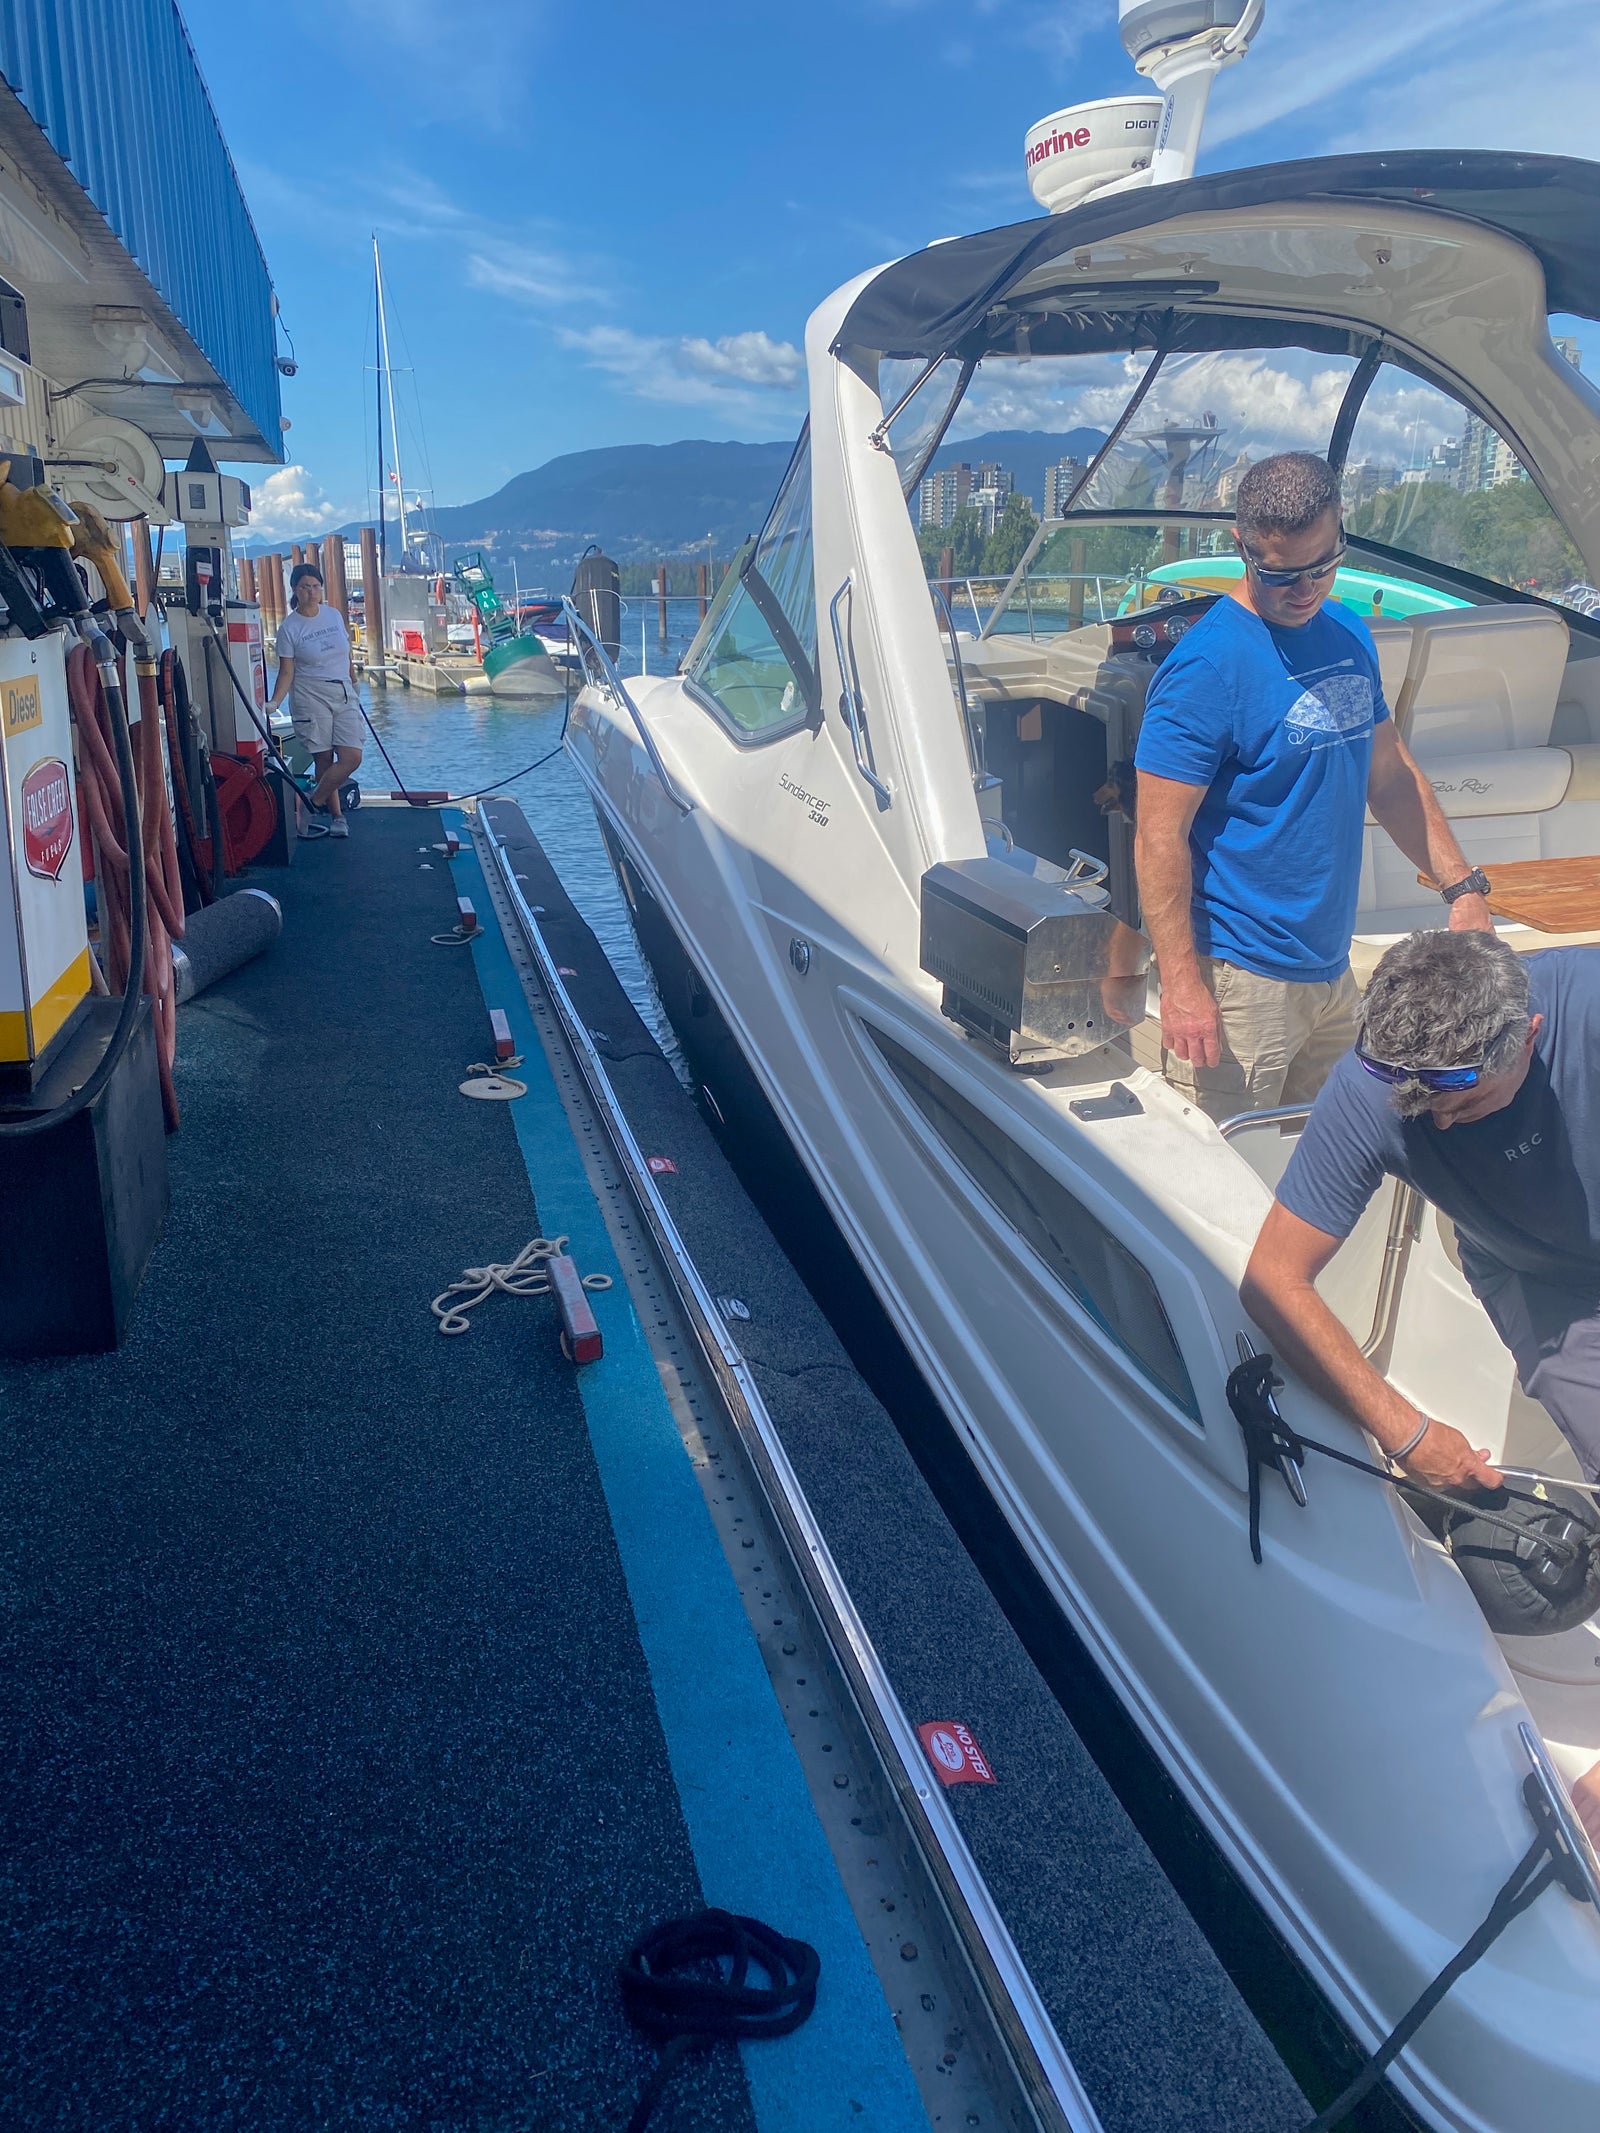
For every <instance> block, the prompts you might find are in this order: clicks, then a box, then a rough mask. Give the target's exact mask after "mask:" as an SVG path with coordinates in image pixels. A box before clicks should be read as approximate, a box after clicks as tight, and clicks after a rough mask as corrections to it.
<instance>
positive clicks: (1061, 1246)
mask: <svg viewBox="0 0 1600 2133" xmlns="http://www.w3.org/2000/svg"><path fill="white" fill-rule="evenodd" d="M868 1035H869V1036H870V1037H871V1039H872V1041H873V1044H874V1045H875V1046H876V1047H877V1049H878V1051H879V1052H880V1053H881V1054H882V1056H883V1059H884V1062H885V1064H886V1065H887V1066H888V1068H889V1070H890V1071H891V1073H892V1074H893V1075H894V1078H895V1080H896V1082H897V1083H898V1084H899V1086H900V1087H901V1088H902V1089H903V1090H904V1092H905V1094H906V1095H907V1096H908V1097H909V1098H910V1100H911V1102H912V1104H913V1105H914V1106H915V1107H916V1110H917V1112H918V1113H919V1115H920V1116H921V1118H922V1119H923V1120H924V1122H925V1123H926V1124H927V1126H928V1127H929V1128H930V1129H931V1130H932V1132H933V1133H934V1135H935V1136H936V1137H937V1139H938V1141H939V1143H940V1145H941V1146H942V1147H944V1148H945V1149H946V1150H947V1151H948V1152H949V1154H950V1155H951V1156H952V1157H953V1158H954V1160H955V1161H956V1162H957V1163H958V1164H959V1165H960V1167H961V1169H962V1170H963V1171H964V1172H965V1173H966V1175H967V1177H968V1178H969V1179H970V1180H971V1182H972V1183H973V1184H974V1185H975V1186H976V1187H977V1189H978V1190H979V1192H981V1193H982V1194H983V1196H984V1198H985V1199H986V1200H987V1201H988V1202H989V1203H990V1205H991V1206H992V1207H993V1208H994V1209H995V1210H996V1211H997V1212H998V1213H999V1214H1001V1215H1002V1216H1004V1218H1005V1220H1006V1221H1007V1222H1008V1223H1009V1224H1010V1226H1011V1227H1012V1229H1014V1230H1015V1231H1016V1233H1017V1235H1018V1236H1019V1237H1020V1238H1021V1239H1022V1240H1023V1242H1024V1243H1025V1244H1027V1245H1028V1246H1029V1247H1030V1249H1031V1250H1032V1251H1033V1252H1034V1254H1035V1255H1036V1257H1038V1258H1039V1259H1040V1260H1042V1261H1043V1263H1044V1265H1045V1266H1046V1267H1047V1268H1048V1269H1049V1271H1050V1273H1051V1274H1052V1275H1053V1276H1054V1277H1055V1279H1056V1280H1057V1281H1058V1282H1059V1283H1060V1284H1061V1286H1062V1287H1063V1288H1064V1289H1065V1290H1066V1291H1067V1292H1068V1294H1069V1295H1070V1296H1071V1297H1072V1298H1073V1300H1074V1302H1075V1303H1077V1304H1078V1305H1079V1306H1080V1307H1081V1308H1082V1309H1083V1310H1085V1311H1086V1312H1087V1313H1088V1314H1089V1316H1090V1317H1091V1318H1092V1319H1093V1320H1094V1321H1095V1323H1096V1325H1098V1326H1099V1327H1100V1329H1101V1331H1102V1332H1104V1333H1105V1334H1107V1335H1109V1337H1110V1338H1111V1339H1112V1340H1113V1341H1115V1342H1116V1344H1117V1346H1118V1347H1119V1348H1120V1349H1121V1350H1122V1352H1123V1354H1124V1355H1126V1356H1127V1357H1128V1358H1129V1360H1130V1361H1131V1362H1133V1363H1135V1364H1136V1365H1137V1366H1138V1368H1139V1369H1140V1370H1141V1371H1142V1372H1143V1374H1144V1376H1145V1377H1147V1378H1148V1379H1149V1380H1150V1382H1151V1383H1152V1384H1153V1385H1154V1386H1155V1387H1156V1388H1157V1389H1158V1391H1160V1392H1162V1393H1164V1394H1165V1395H1166V1397H1167V1398H1168V1399H1169V1400H1171V1401H1172V1403H1173V1404H1174V1406H1176V1407H1178V1408H1181V1409H1182V1411H1183V1412H1184V1414H1186V1415H1188V1416H1189V1417H1190V1419H1191V1420H1192V1421H1195V1422H1198V1421H1200V1419H1201V1416H1200V1403H1199V1401H1198V1400H1197V1399H1196V1398H1195V1390H1194V1385H1193V1383H1192V1381H1191V1379H1190V1376H1189V1371H1188V1366H1187V1365H1186V1364H1185V1362H1184V1360H1183V1353H1182V1350H1181V1349H1180V1348H1179V1346H1178V1341H1177V1336H1176V1335H1175V1334H1174V1333H1173V1330H1172V1325H1171V1322H1170V1321H1169V1319H1168V1317H1167V1314H1166V1310H1165V1307H1164V1306H1163V1304H1162V1302H1161V1297H1160V1294H1159V1292H1158V1291H1157V1289H1156V1285H1155V1283H1154V1282H1153V1281H1152V1280H1151V1278H1150V1276H1149V1274H1148V1273H1147V1272H1146V1270H1145V1268H1144V1267H1143V1266H1141V1265H1140V1263H1139V1261H1138V1260H1137V1259H1136V1258H1135V1257H1134V1256H1133V1254H1132V1252H1130V1251H1129V1250H1128V1248H1127V1246H1126V1245H1125V1244H1124V1243H1123V1242H1122V1241H1121V1239H1120V1238H1118V1237H1114V1236H1113V1235H1112V1233H1111V1232H1110V1230H1108V1229H1107V1228H1106V1227H1105V1226H1104V1224H1102V1223H1100V1222H1098V1221H1097V1220H1096V1219H1095V1217H1094V1216H1093V1215H1091V1214H1090V1212H1089V1210H1088V1209H1087V1208H1086V1207H1085V1206H1084V1205H1083V1203H1082V1202H1081V1201H1080V1200H1078V1199H1076V1198H1075V1197H1074V1195H1073V1194H1072V1193H1070V1192H1069V1191H1068V1190H1067V1188H1066V1186H1064V1185H1063V1184H1062V1183H1061V1181H1060V1180H1059V1178H1056V1177H1053V1176H1052V1175H1051V1173H1050V1172H1049V1171H1048V1170H1046V1169H1045V1168H1044V1166H1043V1164H1041V1163H1036V1162H1035V1161H1034V1160H1033V1158H1032V1157H1031V1156H1029V1155H1025V1154H1024V1153H1023V1151H1022V1150H1021V1149H1020V1148H1019V1147H1018V1146H1017V1145H1016V1143H1015V1142H1014V1141H1013V1140H1011V1139H1010V1138H1009V1137H1008V1136H1007V1134H1006V1133H1005V1132H1004V1131H1003V1130H1002V1128H1001V1127H999V1126H997V1125H996V1124H995V1122H994V1121H993V1119H991V1118H988V1117H986V1116H985V1115H984V1113H983V1112H982V1111H980V1110H979V1109H978V1107H977V1106H976V1104H971V1103H968V1102H967V1100H966V1098H965V1097H963V1096H958V1095H957V1094H956V1092H955V1090H954V1089H952V1088H951V1087H950V1085H949V1083H948V1082H947V1081H945V1080H944V1079H943V1077H942V1076H941V1075H939V1074H936V1073H935V1072H934V1071H933V1069H932V1068H931V1067H928V1066H925V1065H924V1064H923V1062H922V1061H921V1060H920V1059H918V1058H916V1057H915V1056H914V1055H913V1054H912V1053H910V1052H908V1051H906V1050H905V1048H904V1047H903V1046H901V1045H898V1044H896V1043H895V1042H894V1040H893V1039H892V1038H890V1037H886V1036H885V1035H884V1034H883V1032H882V1031H881V1030H878V1029H872V1028H870V1026H868Z"/></svg>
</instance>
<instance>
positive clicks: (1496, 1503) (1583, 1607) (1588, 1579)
mask: <svg viewBox="0 0 1600 2133" xmlns="http://www.w3.org/2000/svg"><path fill="white" fill-rule="evenodd" d="M1537 1494H1538V1497H1539V1499H1540V1500H1539V1501H1532V1500H1530V1498H1529V1497H1527V1496H1525V1495H1523V1494H1522V1493H1521V1492H1520V1491H1519V1492H1517V1493H1515V1494H1513V1493H1512V1491H1511V1490H1509V1489H1500V1490H1497V1491H1496V1492H1495V1493H1494V1494H1493V1495H1487V1494H1486V1495H1485V1496H1484V1498H1483V1508H1484V1509H1485V1510H1486V1511H1490V1512H1493V1513H1495V1514H1496V1516H1495V1519H1494V1522H1493V1523H1492V1524H1490V1523H1489V1522H1487V1521H1486V1520H1485V1519H1484V1518H1482V1517H1481V1516H1479V1515H1476V1514H1474V1513H1473V1512H1471V1511H1466V1512H1457V1511H1454V1510H1452V1511H1451V1513H1450V1515H1449V1517H1448V1519H1447V1521H1446V1524H1445V1530H1444V1544H1445V1546H1446V1547H1447V1548H1448V1549H1449V1551H1450V1554H1451V1557H1452V1558H1453V1560H1454V1562H1455V1566H1456V1568H1457V1569H1458V1570H1459V1571H1460V1572H1461V1575H1462V1576H1463V1577H1464V1578H1465V1579H1466V1581H1467V1583H1468V1585H1469V1586H1470V1587H1471V1588H1472V1593H1473V1597H1474V1598H1475V1599H1476V1600H1477V1602H1478V1605H1479V1606H1480V1607H1481V1608H1482V1609H1483V1612H1484V1615H1485V1617H1486V1619H1487V1621H1488V1624H1489V1627H1490V1628H1491V1629H1492V1630H1493V1631H1494V1632H1495V1634H1496V1635H1497V1636H1505V1637H1555V1636H1559V1635H1560V1634H1561V1633H1562V1631H1563V1630H1568V1629H1576V1628H1577V1627H1578V1625H1579V1623H1580V1622H1587V1621H1588V1619H1589V1617H1590V1616H1591V1615H1593V1614H1595V1613H1597V1612H1600V1519H1597V1518H1596V1517H1595V1512H1594V1506H1593V1505H1592V1504H1590V1503H1588V1502H1586V1501H1585V1499H1584V1497H1583V1496H1582V1495H1580V1494H1579V1492H1578V1491H1577V1490H1576V1489H1564V1488H1563V1487H1562V1486H1561V1484H1560V1483H1559V1482H1558V1481H1542V1482H1540V1483H1539V1485H1538V1491H1537ZM1508 1523H1509V1525H1511V1526H1512V1527H1516V1528H1519V1529H1520V1530H1519V1531H1514V1532H1511V1531H1507V1525H1508ZM1552 1542H1554V1543H1555V1545H1554V1546H1552V1545H1551V1544H1552Z"/></svg>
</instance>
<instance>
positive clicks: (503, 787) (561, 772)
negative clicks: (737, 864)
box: [361, 599, 699, 1066]
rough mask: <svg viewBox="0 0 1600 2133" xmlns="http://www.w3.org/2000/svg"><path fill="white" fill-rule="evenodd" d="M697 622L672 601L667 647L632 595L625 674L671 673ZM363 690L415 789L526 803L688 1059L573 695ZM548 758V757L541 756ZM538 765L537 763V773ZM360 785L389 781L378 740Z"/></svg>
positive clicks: (631, 983)
mask: <svg viewBox="0 0 1600 2133" xmlns="http://www.w3.org/2000/svg"><path fill="white" fill-rule="evenodd" d="M698 621H699V615H698V610H697V607H696V605H695V603H694V602H692V601H687V600H673V601H672V602H670V603H669V607H668V623H667V638H666V642H665V644H664V645H663V643H662V640H661V637H660V635H659V630H658V625H657V614H656V603H655V602H654V601H653V600H649V601H646V600H641V599H635V600H630V601H628V602H626V603H625V604H624V612H623V632H622V650H621V653H620V656H619V658H618V661H617V665H618V669H619V671H620V672H621V674H622V675H623V677H624V678H625V679H626V678H628V677H630V676H632V675H636V674H638V673H639V672H640V655H641V650H642V651H643V653H644V659H645V664H646V666H647V668H648V671H649V672H650V673H652V674H657V673H665V672H670V671H671V670H672V669H673V668H674V667H675V666H676V665H677V663H678V660H679V659H680V658H681V657H682V655H683V653H684V651H685V650H686V649H687V648H688V645H689V642H690V639H691V638H692V636H693V634H694V630H695V628H696V626H697V625H698ZM641 630H642V633H643V640H644V641H643V645H642V646H641ZM361 695H362V701H363V703H364V704H365V706H366V708H367V712H368V715H369V717H370V718H371V720H372V724H373V727H374V729H375V730H376V732H377V734H378V736H379V738H380V739H381V740H382V743H383V746H384V748H385V749H386V750H387V751H388V753H389V756H390V758H391V759H392V761H393V764H394V768H395V771H396V772H397V773H398V775H399V780H400V784H401V785H402V786H403V787H404V789H405V790H407V791H420V792H438V791H445V792H450V793H455V794H460V795H465V794H469V793H477V792H480V791H482V790H483V789H484V788H485V787H487V786H493V787H494V788H495V789H496V790H497V791H499V792H501V793H503V794H504V795H505V796H506V797H507V798H508V799H512V800H515V801H516V802H517V804H518V805H519V806H520V807H521V808H522V810H523V813H524V814H525V815H526V816H527V818H528V821H529V823H530V825H531V827H532V829H533V831H534V834H535V835H536V836H537V837H538V839H539V841H540V843H541V844H542V845H543V846H544V849H545V851H546V852H547V853H548V854H549V856H550V859H551V862H552V864H553V865H554V866H555V868H556V871H557V872H558V873H559V874H560V876H561V878H562V880H563V882H564V883H565V884H566V887H567V891H568V893H569V894H570V896H571V897H572V900H573V902H574V903H575V904H576V905H577V907H578V909H579V911H580V912H581V913H582V915H583V917H584V919H585V921H586V922H587V924H588V925H589V927H590V928H591V930H592V931H593V932H594V934H595V935H596V937H597V938H598V939H599V941H600V944H601V946H602V947H603V948H604V950H605V952H606V955H607V957H608V959H609V960H610V962H611V965H612V967H613V969H614V970H615V971H616V972H617V975H618V976H619V977H620V978H621V980H622V984H623V987H624V989H625V991H626V992H627V995H628V997H629V999H630V1000H631V1001H632V1002H633V1004H634V1006H635V1007H636V1008H637V1009H638V1011H639V1013H640V1014H641V1016H642V1017H643V1018H644V1021H645V1023H646V1024H647V1026H648V1027H649V1029H650V1031H651V1033H652V1034H653V1035H654V1036H655V1038H656V1040H657V1041H658V1043H660V1044H661V1046H662V1048H663V1050H665V1052H666V1053H667V1056H668V1058H670V1059H671V1060H672V1062H673V1064H674V1066H679V1065H680V1061H679V1055H678V1047H677V1044H676V1041H675V1040H674V1038H673V1035H672V1031H671V1028H670V1027H669V1025H668V1023H667V1020H666V1017H665V1015H664V1014H663V1013H662V1010H661V1005H660V1002H659V1001H658V999H657V998H656V992H655V987H654V985H653V984H652V982H651V979H650V975H649V972H648V971H647V970H646V968H645V966H644V962H643V960H642V958H641V957H640V954H639V945H638V942H637V941H636V940H635V938H634V933H633V926H632V924H631V922H630V920H629V917H628V910H627V906H626V904H625V903H624V902H623V900H622V893H621V891H620V890H619V889H618V887H617V881H616V876H615V875H614V874H613V873H612V871H611V863H610V861H609V859H608V858H607V857H606V850H605V846H604V844H603V843H602V842H601V838H600V831H599V828H598V826H597V824H596V822H595V818H594V810H593V809H592V808H591V806H590V804H589V799H588V795H587V794H586V793H585V791H584V788H583V785H582V783H581V781H580V780H579V778H578V775H577V772H576V771H575V770H574V769H573V767H572V764H571V762H570V761H569V760H568V758H567V756H566V754H565V753H564V752H562V751H561V748H560V741H561V729H562V723H563V720H564V718H565V714H566V706H565V703H564V702H563V700H562V699H561V698H559V697H557V698H555V699H554V700H553V701H534V702H528V701H522V700H517V699H512V698H508V697H495V696H483V695H474V696H433V695H430V694H428V693H427V692H426V691H425V690H421V689H406V688H389V689H374V688H371V687H363V689H362V692H361ZM541 757H546V758H548V760H546V761H544V762H540V761H539V759H540V758H541ZM534 763H538V764H539V767H538V768H537V769H533V770H530V769H529V768H528V766H529V765H530V764H534ZM502 781H506V782H502ZM361 782H362V784H363V785H364V786H366V788H367V789H368V790H369V791H371V792H384V791H387V790H389V789H390V783H391V781H390V775H389V769H388V766H387V765H386V764H385V763H384V760H383V757H382V756H381V755H380V754H379V753H378V751H377V749H376V748H369V749H368V751H367V757H366V761H365V762H364V763H363V764H362V767H361Z"/></svg>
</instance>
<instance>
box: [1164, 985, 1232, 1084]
mask: <svg viewBox="0 0 1600 2133" xmlns="http://www.w3.org/2000/svg"><path fill="white" fill-rule="evenodd" d="M1161 1042H1162V1043H1163V1044H1164V1045H1165V1046H1166V1048H1167V1050H1168V1051H1169V1052H1171V1053H1172V1054H1173V1055H1174V1057H1176V1058H1178V1059H1187V1060H1188V1061H1189V1063H1190V1064H1191V1065H1192V1066H1204V1067H1214V1066H1221V1064H1222V1013H1221V1010H1220V1009H1219V1008H1218V1006H1217V1002H1216V996H1215V994H1214V993H1213V992H1212V990H1211V988H1210V986H1209V985H1208V984H1207V983H1206V981H1205V979H1204V978H1203V977H1201V975H1200V972H1199V970H1198V969H1194V970H1190V971H1188V972H1185V973H1184V974H1182V975H1181V976H1179V977H1176V978H1174V979H1173V981H1172V983H1171V984H1168V982H1167V974H1166V972H1165V971H1163V972H1162V974H1161Z"/></svg>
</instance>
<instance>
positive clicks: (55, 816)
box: [20, 756, 72, 881]
mask: <svg viewBox="0 0 1600 2133" xmlns="http://www.w3.org/2000/svg"><path fill="white" fill-rule="evenodd" d="M20 798H21V801H22V854H23V860H24V863H25V864H26V866H27V869H28V872H29V873H30V874H39V875H42V876H43V877H44V879H45V880H46V881H54V880H56V879H57V877H58V876H59V875H60V872H61V869H62V866H63V865H64V863H65V861H66V856H67V854H68V852H69V851H70V850H71V849H72V773H71V772H70V771H69V770H68V768H67V766H66V764H65V763H63V762H62V761H61V759H60V757H59V756H47V757H46V758H45V760H44V761H43V762H42V763H35V764H34V766H33V768H32V769H31V770H30V771H29V772H28V775H27V776H26V777H25V778H24V779H23V781H22V791H21V794H20Z"/></svg>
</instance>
